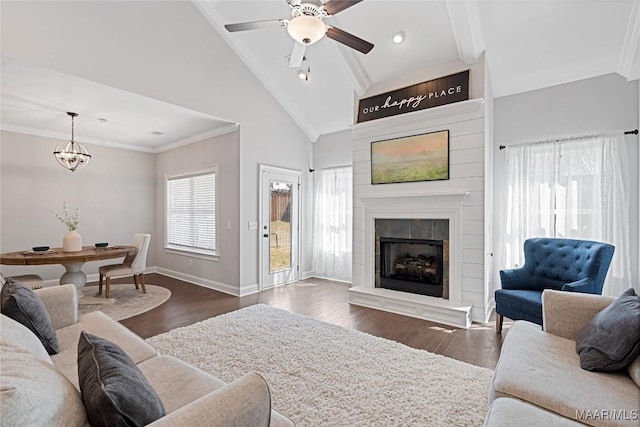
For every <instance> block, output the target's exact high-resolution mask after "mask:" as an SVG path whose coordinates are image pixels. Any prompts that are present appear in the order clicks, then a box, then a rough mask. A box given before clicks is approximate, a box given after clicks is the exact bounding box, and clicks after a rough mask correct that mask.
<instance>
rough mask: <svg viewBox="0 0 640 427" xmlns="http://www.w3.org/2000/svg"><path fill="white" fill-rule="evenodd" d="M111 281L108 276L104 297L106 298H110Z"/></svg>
mask: <svg viewBox="0 0 640 427" xmlns="http://www.w3.org/2000/svg"><path fill="white" fill-rule="evenodd" d="M110 281H111V278H110V277H109V276H107V280H105V289H104V297H105V298H109V282H110Z"/></svg>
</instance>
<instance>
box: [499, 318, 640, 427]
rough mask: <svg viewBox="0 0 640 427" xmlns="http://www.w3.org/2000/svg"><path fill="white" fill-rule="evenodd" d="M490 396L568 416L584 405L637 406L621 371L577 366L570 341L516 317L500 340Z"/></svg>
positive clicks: (639, 397) (637, 394) (634, 390)
mask: <svg viewBox="0 0 640 427" xmlns="http://www.w3.org/2000/svg"><path fill="white" fill-rule="evenodd" d="M489 396H490V400H491V401H493V400H494V399H496V398H499V397H513V398H516V399H520V400H523V401H527V402H530V403H532V404H534V405H536V406H539V407H541V408H544V409H546V410H549V411H552V412H555V413H557V414H560V415H562V416H565V417H567V418H571V419H572V420H575V419H576V415H577V414H578V413H579V412H577V411H584V410H587V409H591V410H596V409H597V410H600V411H604V410H607V411H610V413H613V411H618V412H619V411H621V410H626V412H627V413H631V411H633V410H636V411H637V409H638V402H639V401H640V389H639V388H638V387H637V386H636V385H635V383H634V382H633V381H632V380H631V378H630V377H629V375H627V374H626V372H625V373H622V372H615V373H601V372H589V371H585V370H584V369H582V368H581V367H580V359H579V357H578V354H577V353H576V352H575V341H572V340H568V339H566V338H560V337H557V336H555V335H552V334H549V333H546V332H543V331H542V330H541V329H540V327H539V326H537V325H534V324H532V323H529V322H524V321H518V322H515V323H514V324H513V326H512V327H511V328H510V329H509V332H508V333H507V336H506V337H505V339H504V343H503V345H502V350H501V353H500V359H499V361H498V364H497V366H496V369H495V374H494V378H493V382H492V384H491V389H490V392H489ZM582 422H587V423H590V424H591V425H622V426H624V425H629V421H628V420H627V421H625V420H603V419H590V420H585V421H582Z"/></svg>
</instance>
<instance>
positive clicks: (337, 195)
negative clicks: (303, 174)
mask: <svg viewBox="0 0 640 427" xmlns="http://www.w3.org/2000/svg"><path fill="white" fill-rule="evenodd" d="M316 174H317V175H316V176H315V177H314V181H315V196H316V198H315V217H314V233H313V266H314V272H315V274H316V275H318V276H320V277H327V278H331V279H338V280H345V281H348V282H350V281H351V269H352V267H353V266H352V265H351V259H352V254H351V253H352V249H351V246H352V244H353V239H352V222H353V208H352V206H353V204H352V202H353V172H352V168H351V166H344V167H336V168H328V169H323V170H321V171H318V172H316Z"/></svg>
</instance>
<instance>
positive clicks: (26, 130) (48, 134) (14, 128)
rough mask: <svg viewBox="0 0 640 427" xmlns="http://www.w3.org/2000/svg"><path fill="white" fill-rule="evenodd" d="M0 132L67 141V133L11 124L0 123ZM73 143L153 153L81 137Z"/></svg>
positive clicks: (149, 149) (136, 147)
mask: <svg viewBox="0 0 640 427" xmlns="http://www.w3.org/2000/svg"><path fill="white" fill-rule="evenodd" d="M0 130H3V131H7V132H16V133H23V134H26V135H35V136H43V137H45V138H52V139H58V140H64V141H68V140H69V134H68V133H61V132H54V131H49V130H45V129H38V128H33V127H28V126H18V125H13V124H11V123H0ZM74 141H76V142H79V143H80V144H92V145H102V146H104V147H111V148H121V149H123V150H131V151H141V152H143V153H153V152H154V150H153V149H152V148H147V147H140V146H136V145H129V144H120V143H117V142H110V141H105V140H102V139H97V138H87V137H81V138H75V139H74Z"/></svg>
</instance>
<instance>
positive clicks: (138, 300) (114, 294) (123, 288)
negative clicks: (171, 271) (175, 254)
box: [78, 283, 171, 320]
mask: <svg viewBox="0 0 640 427" xmlns="http://www.w3.org/2000/svg"><path fill="white" fill-rule="evenodd" d="M109 288H110V289H109V298H105V297H104V289H103V290H102V292H103V294H102V295H98V287H97V286H87V287H84V288H82V289H81V291H80V293H81V294H82V296H81V297H80V298H78V316H82V315H83V314H87V313H91V312H92V311H98V310H100V311H102V312H103V313H104V314H106V315H107V316H109V317H111V318H112V319H113V320H122V319H126V318H128V317H133V316H137V315H138V314H142V313H144V312H146V311H149V310H151V309H153V308H156V307H157V306H159V305H160V304H162V303H163V302H165V301H166V300H168V299H169V297H170V296H171V291H170V290H169V289H167V288H163V287H162V286H155V285H145V288H146V289H147V293H146V294H144V293H142V290H141V289H136V287H135V285H134V284H133V283H129V284H125V285H111V286H110V287H109Z"/></svg>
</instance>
